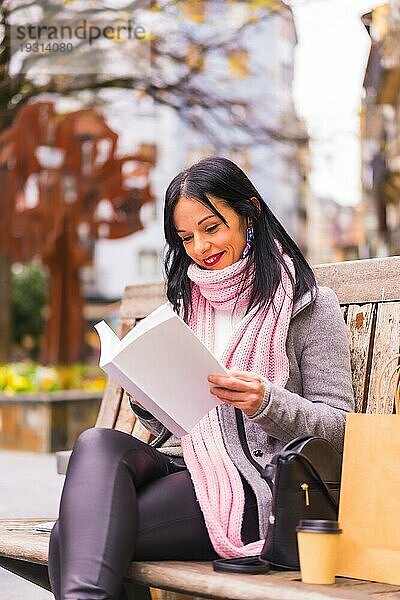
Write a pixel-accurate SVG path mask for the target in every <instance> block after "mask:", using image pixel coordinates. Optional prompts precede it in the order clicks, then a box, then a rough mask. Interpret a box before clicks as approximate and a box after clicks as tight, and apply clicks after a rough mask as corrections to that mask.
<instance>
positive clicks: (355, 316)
mask: <svg viewBox="0 0 400 600" xmlns="http://www.w3.org/2000/svg"><path fill="white" fill-rule="evenodd" d="M314 272H315V275H316V278H317V281H318V283H319V284H320V285H325V286H328V287H330V288H332V289H333V290H334V292H335V293H336V295H337V297H338V299H339V302H340V305H341V307H342V312H343V317H344V319H345V322H346V324H347V329H348V334H349V343H350V351H351V361H352V373H353V386H354V391H355V397H356V410H357V412H379V413H392V412H393V411H394V402H393V399H392V400H390V401H389V402H387V403H384V402H383V401H382V398H378V396H377V390H376V384H377V379H378V375H379V373H380V372H381V370H382V368H383V366H384V365H385V363H386V362H387V361H388V360H389V359H390V358H391V357H392V356H393V355H395V354H397V353H399V352H400V256H394V257H388V258H375V259H367V260H358V261H348V262H342V263H332V264H327V265H318V266H316V267H314ZM165 298H166V296H165V286H164V284H162V283H154V284H146V285H132V286H128V287H127V288H126V289H125V292H124V296H123V298H122V302H121V309H120V335H124V334H125V333H126V332H127V331H128V330H129V329H130V328H131V327H133V326H134V325H135V323H136V322H137V321H138V320H140V319H142V318H143V317H145V316H146V315H148V314H149V313H150V312H151V311H152V310H154V309H155V308H157V306H159V305H160V304H162V303H163V302H165ZM387 380H388V378H387V377H384V378H383V380H382V389H385V387H386V383H387ZM96 427H111V428H115V429H119V430H121V431H125V432H127V433H133V435H135V436H136V437H138V438H140V439H142V440H143V441H148V440H149V433H148V432H147V430H145V429H144V428H143V427H142V426H141V424H140V423H139V421H138V420H136V418H135V416H134V414H133V412H132V411H131V409H130V407H129V403H128V401H127V398H126V395H125V394H124V393H123V391H122V390H121V388H120V387H119V386H117V385H115V384H114V383H113V382H112V381H111V380H109V382H108V384H107V387H106V390H105V393H104V397H103V400H102V403H101V407H100V411H99V415H98V418H97V422H96Z"/></svg>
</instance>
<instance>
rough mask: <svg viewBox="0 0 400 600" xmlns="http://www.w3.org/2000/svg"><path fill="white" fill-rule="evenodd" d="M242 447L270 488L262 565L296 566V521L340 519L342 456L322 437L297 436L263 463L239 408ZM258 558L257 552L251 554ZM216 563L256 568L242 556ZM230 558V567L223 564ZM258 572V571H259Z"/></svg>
mask: <svg viewBox="0 0 400 600" xmlns="http://www.w3.org/2000/svg"><path fill="white" fill-rule="evenodd" d="M235 412H236V420H237V425H238V430H239V437H240V441H241V444H242V448H243V451H244V453H245V455H246V457H247V459H248V460H249V461H250V462H251V464H252V465H253V466H254V467H255V468H256V469H257V470H258V471H259V473H260V476H261V477H262V478H263V479H265V481H266V482H267V483H268V485H269V487H270V489H271V492H272V511H271V515H270V518H269V527H268V531H267V537H266V540H265V544H264V547H263V549H262V551H261V554H260V557H259V559H260V570H261V569H262V565H263V564H264V565H265V570H264V572H267V565H268V563H269V564H270V565H271V566H273V567H274V568H277V569H285V570H298V569H299V555H298V551H297V538H296V527H297V525H298V523H299V521H300V520H302V519H327V520H334V521H336V520H337V515H338V505H339V489H340V475H341V463H342V457H341V455H340V454H339V452H338V451H337V450H336V448H335V447H334V446H333V445H332V444H331V443H330V442H329V441H328V440H325V439H324V438H321V437H313V436H302V437H298V438H296V439H294V440H292V441H291V442H289V443H288V444H286V446H285V447H284V448H282V450H281V451H280V452H279V453H278V454H276V455H275V456H274V457H273V459H272V461H271V463H270V464H267V465H266V466H265V467H262V466H261V465H260V464H259V463H258V462H257V461H256V460H254V458H253V456H252V454H251V452H250V449H249V447H248V444H247V440H246V433H245V428H244V421H243V415H242V413H241V411H239V410H237V409H236V410H235ZM253 558H254V560H256V559H257V557H253ZM214 562H215V563H217V564H216V565H214V568H215V569H218V570H219V571H221V570H229V571H234V570H235V571H236V572H242V573H245V572H249V573H250V572H252V571H251V570H248V569H246V565H245V564H242V563H241V562H240V559H228V560H224V559H220V560H218V561H214ZM225 563H226V568H225ZM258 572H260V571H258Z"/></svg>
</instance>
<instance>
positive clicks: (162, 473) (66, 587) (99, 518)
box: [49, 428, 259, 600]
mask: <svg viewBox="0 0 400 600" xmlns="http://www.w3.org/2000/svg"><path fill="white" fill-rule="evenodd" d="M245 494H246V510H245V515H244V520H243V526H242V536H243V541H244V542H245V543H247V542H250V541H254V540H255V539H258V537H259V534H258V518H257V508H256V501H255V498H254V495H253V493H252V491H251V489H250V488H249V486H248V485H247V484H245ZM133 558H134V559H135V560H212V559H214V558H216V553H215V551H214V549H213V547H212V545H211V542H210V539H209V537H208V533H207V529H206V526H205V523H204V518H203V515H202V512H201V510H200V507H199V504H198V502H197V500H196V496H195V493H194V489H193V484H192V482H191V479H190V475H189V472H188V470H187V469H186V468H185V466H184V465H182V466H180V465H179V464H177V463H176V462H175V461H172V460H171V459H170V458H169V457H167V456H165V455H163V454H162V453H161V452H159V451H158V450H156V449H155V448H152V447H151V446H148V445H147V444H144V443H143V442H141V441H140V440H137V439H136V438H134V437H132V436H131V435H128V434H126V433H122V432H121V431H117V430H115V429H103V428H93V429H88V430H86V431H85V432H83V433H82V434H81V435H80V436H79V438H78V440H77V442H76V444H75V447H74V451H73V453H72V455H71V459H70V462H69V465H68V470H67V476H66V480H65V484H64V489H63V492H62V496H61V502H60V513H59V519H58V521H57V523H56V524H55V526H54V528H53V531H52V533H51V537H50V547H49V577H50V582H51V588H52V591H53V593H54V596H55V598H56V600H110V599H117V598H119V597H120V594H121V593H122V583H123V578H124V575H125V573H126V571H127V569H128V566H129V563H130V561H131V560H132V559H133Z"/></svg>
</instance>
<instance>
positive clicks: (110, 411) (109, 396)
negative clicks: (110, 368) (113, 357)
mask: <svg viewBox="0 0 400 600" xmlns="http://www.w3.org/2000/svg"><path fill="white" fill-rule="evenodd" d="M121 395H122V390H121V387H120V386H119V385H117V384H116V383H115V382H114V381H113V380H112V379H111V378H108V381H107V385H106V389H105V391H104V396H103V400H102V401H101V404H100V409H99V414H98V416H97V420H96V427H110V428H112V427H114V425H115V421H116V420H117V417H118V412H119V409H120V405H121Z"/></svg>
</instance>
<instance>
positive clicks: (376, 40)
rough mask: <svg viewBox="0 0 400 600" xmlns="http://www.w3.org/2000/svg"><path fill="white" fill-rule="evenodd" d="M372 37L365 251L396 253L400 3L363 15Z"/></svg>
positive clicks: (364, 115) (365, 109)
mask: <svg viewBox="0 0 400 600" xmlns="http://www.w3.org/2000/svg"><path fill="white" fill-rule="evenodd" d="M362 19H363V23H364V25H365V27H366V28H367V31H368V33H369V35H370V37H371V50H370V54H369V59H368V64H367V69H366V73H365V78H364V89H365V95H364V99H363V103H362V111H361V143H362V186H363V211H364V224H365V255H367V256H387V255H394V254H400V5H399V2H398V0H390V1H389V2H387V3H386V4H382V5H381V6H378V7H377V8H375V9H374V10H372V11H371V12H370V13H367V14H365V15H364V16H363V18H362Z"/></svg>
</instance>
